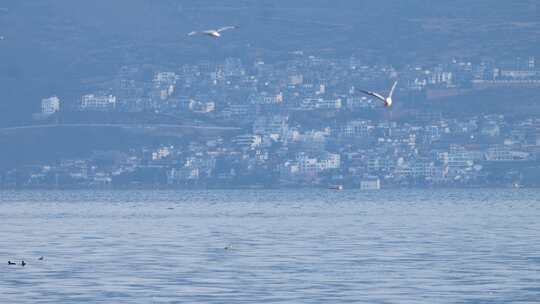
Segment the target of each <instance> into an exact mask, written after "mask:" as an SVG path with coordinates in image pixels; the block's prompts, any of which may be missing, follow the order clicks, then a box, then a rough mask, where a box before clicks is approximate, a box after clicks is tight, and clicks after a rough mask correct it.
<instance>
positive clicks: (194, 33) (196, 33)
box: [187, 32, 201, 36]
mask: <svg viewBox="0 0 540 304" xmlns="http://www.w3.org/2000/svg"><path fill="white" fill-rule="evenodd" d="M199 34H201V32H190V33H188V34H187V35H188V36H194V35H199Z"/></svg>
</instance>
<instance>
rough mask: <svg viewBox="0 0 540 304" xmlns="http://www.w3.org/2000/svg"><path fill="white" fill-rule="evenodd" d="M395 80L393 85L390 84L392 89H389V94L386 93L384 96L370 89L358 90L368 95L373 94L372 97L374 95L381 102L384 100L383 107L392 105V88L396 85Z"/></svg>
mask: <svg viewBox="0 0 540 304" xmlns="http://www.w3.org/2000/svg"><path fill="white" fill-rule="evenodd" d="M397 83H398V82H397V80H396V82H394V85H393V86H392V89H391V90H390V94H388V97H384V96H382V95H381V94H379V93H376V92H370V91H364V90H360V91H361V92H362V93H364V94H367V95H370V96H373V97H376V98H377V99H379V100H381V101H382V102H384V106H385V107H389V106H391V105H392V95H394V90H395V89H396V85H397Z"/></svg>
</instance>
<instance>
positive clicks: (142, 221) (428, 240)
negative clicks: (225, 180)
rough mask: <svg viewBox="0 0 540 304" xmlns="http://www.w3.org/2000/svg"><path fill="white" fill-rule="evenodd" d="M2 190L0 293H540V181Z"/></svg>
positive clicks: (72, 299)
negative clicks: (357, 187) (360, 187)
mask: <svg viewBox="0 0 540 304" xmlns="http://www.w3.org/2000/svg"><path fill="white" fill-rule="evenodd" d="M0 196H1V197H0V303H83V302H84V303H96V302H102V303H178V302H186V303H239V302H243V303H276V302H278V303H345V302H349V303H509V302H523V303H538V301H539V299H540V287H539V286H540V191H535V190H519V191H513V190H509V191H508V190H506V191H503V190H500V191H499V190H497V191H494V190H459V191H389V192H354V191H343V192H333V191H312V190H310V191H208V192H204V191H198V192H196V191H184V192H172V191H171V192H157V191H139V192H137V191H126V192H114V191H111V192H91V191H88V192H82V191H81V192H32V191H28V192H0ZM229 246H230V248H225V247H229ZM40 256H43V257H44V259H43V260H42V261H40V260H39V259H38V258H39V257H40ZM22 259H24V260H25V261H27V263H28V265H26V267H21V266H20V265H17V266H8V265H7V261H8V260H16V261H17V262H20V260H22Z"/></svg>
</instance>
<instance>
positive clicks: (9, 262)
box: [7, 261, 17, 265]
mask: <svg viewBox="0 0 540 304" xmlns="http://www.w3.org/2000/svg"><path fill="white" fill-rule="evenodd" d="M7 263H8V265H17V263H15V262H12V261H8V262H7Z"/></svg>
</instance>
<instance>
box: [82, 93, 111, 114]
mask: <svg viewBox="0 0 540 304" xmlns="http://www.w3.org/2000/svg"><path fill="white" fill-rule="evenodd" d="M115 107H116V97H115V96H112V95H94V94H88V95H84V96H83V97H82V98H81V109H82V110H88V111H107V110H112V109H114V108H115Z"/></svg>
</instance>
